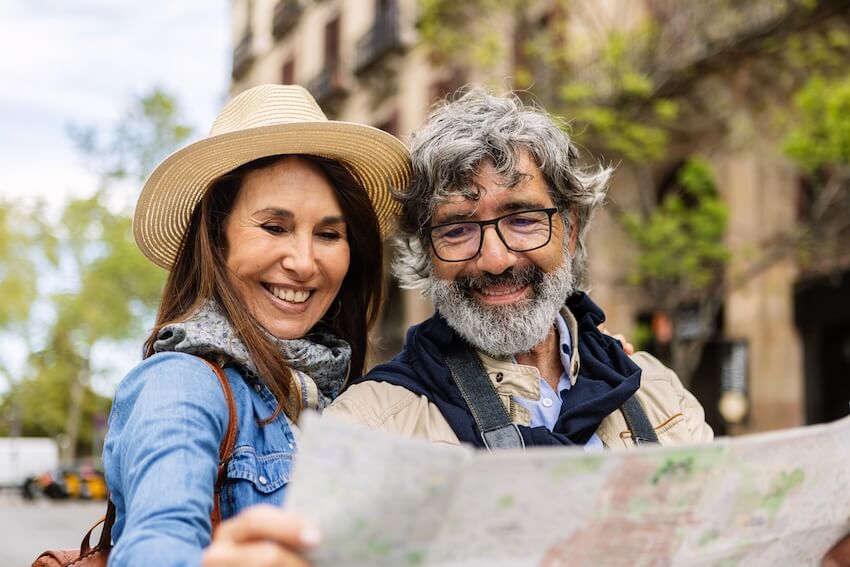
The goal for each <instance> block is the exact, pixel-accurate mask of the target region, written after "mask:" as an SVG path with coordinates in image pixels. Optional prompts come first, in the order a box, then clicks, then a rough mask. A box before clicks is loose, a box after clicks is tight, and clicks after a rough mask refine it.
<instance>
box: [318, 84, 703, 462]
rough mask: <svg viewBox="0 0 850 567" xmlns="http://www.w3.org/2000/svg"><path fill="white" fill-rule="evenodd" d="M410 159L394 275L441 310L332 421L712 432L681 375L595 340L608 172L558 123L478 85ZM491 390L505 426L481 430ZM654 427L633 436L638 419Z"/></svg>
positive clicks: (586, 431)
mask: <svg viewBox="0 0 850 567" xmlns="http://www.w3.org/2000/svg"><path fill="white" fill-rule="evenodd" d="M411 159H412V166H413V182H412V184H411V187H410V188H409V190H408V191H406V192H405V193H403V194H402V195H401V196H400V199H401V201H402V203H403V211H402V217H401V220H400V227H399V228H400V246H399V255H398V258H397V260H396V264H395V271H396V274H397V276H398V277H399V279H400V280H401V282H402V284H403V285H406V286H408V287H413V288H419V289H421V290H422V291H423V292H424V294H425V295H426V296H427V297H429V298H430V299H431V300H432V302H433V304H434V307H435V308H436V313H435V315H434V316H433V317H432V318H431V319H429V320H427V321H425V322H424V323H422V324H420V325H418V326H416V327H413V328H412V329H411V330H410V331H409V332H408V334H407V339H406V342H405V345H404V348H403V351H402V352H401V354H399V355H398V356H397V357H396V358H395V359H393V360H392V361H391V362H389V363H386V364H382V365H379V366H377V367H376V368H374V369H373V370H372V371H371V372H370V373H369V374H368V375H367V376H365V377H363V378H361V379H355V380H354V381H353V382H352V384H351V386H350V387H349V388H348V389H347V390H346V391H345V392H344V393H343V394H342V395H341V396H340V398H338V399H337V401H336V402H335V403H334V404H333V405H332V407H331V408H329V409H328V410H326V411H327V412H328V413H329V414H332V415H344V416H346V417H349V418H352V419H354V420H356V421H358V422H361V423H364V424H367V425H370V426H372V427H375V428H380V429H385V430H392V431H396V432H399V433H403V434H409V435H416V436H420V437H425V438H427V439H430V440H432V441H435V442H441V443H450V444H457V443H459V442H466V443H472V444H474V445H476V446H479V447H484V446H490V447H492V446H493V444H494V443H495V446H516V445H525V446H529V445H549V444H562V445H576V444H577V445H583V446H585V447H586V448H589V449H591V448H601V447H603V446H605V447H612V448H615V447H628V446H632V445H634V444H635V438H638V441H639V442H640V441H655V440H657V441H658V442H660V443H662V444H670V443H679V442H698V441H709V440H711V439H712V437H713V434H712V431H711V428H710V427H709V426H708V425H707V424H706V423H705V419H704V412H703V409H702V407H701V406H700V405H699V403H698V402H697V401H696V399H695V398H694V397H693V396H692V395H691V394H690V393H689V392H688V391H687V390H685V388H684V387H683V386H682V384H681V382H680V381H679V379H678V377H677V376H676V375H675V374H674V373H673V372H672V371H670V370H669V369H667V368H665V367H664V366H663V365H662V364H661V363H660V362H659V361H658V360H656V359H655V358H653V357H651V356H650V355H648V354H646V353H638V354H636V355H635V356H634V357H633V358H629V357H628V356H627V355H626V354H625V353H624V352H623V350H622V348H621V345H620V343H619V342H618V341H616V340H615V339H612V338H611V337H608V336H606V335H603V334H602V333H600V332H599V331H598V330H597V326H598V325H599V324H600V323H602V321H603V320H604V315H603V314H602V311H601V310H600V309H599V308H598V307H597V306H596V305H595V304H593V302H592V301H591V300H590V298H589V297H588V296H587V295H586V294H585V293H584V292H582V291H580V290H581V289H584V288H585V287H586V285H587V282H586V277H585V276H586V274H585V259H586V250H585V239H586V235H587V231H588V229H589V226H590V218H591V215H592V213H593V212H594V210H595V209H596V208H597V207H598V206H599V205H600V204H601V203H602V201H603V198H604V195H605V190H606V186H607V182H608V179H609V177H610V174H611V171H610V169H606V168H601V167H600V168H599V169H597V170H596V171H592V172H590V171H587V170H585V169H583V168H582V167H581V166H580V165H579V163H578V154H577V151H576V149H575V146H574V145H573V144H572V143H571V141H570V138H569V136H568V135H567V134H566V133H565V132H564V131H563V130H562V129H561V128H560V127H559V126H558V125H557V124H556V123H555V122H554V121H553V120H552V119H551V118H550V117H548V116H547V115H545V114H543V113H542V112H539V111H536V110H534V109H530V108H528V107H525V106H523V105H522V104H521V103H520V102H519V101H518V100H517V99H516V98H515V97H497V96H492V95H489V94H487V93H485V92H483V91H481V90H473V91H471V92H469V93H467V94H466V95H464V96H463V97H462V98H460V99H458V100H457V101H455V102H453V103H450V104H447V105H445V106H443V107H442V108H440V109H438V110H436V111H435V112H434V113H432V115H431V116H430V117H429V119H428V121H427V122H426V123H425V125H424V126H423V127H422V128H421V129H420V130H419V131H418V132H417V133H416V134H415V135H414V137H413V140H412V145H411ZM451 353H455V354H451ZM470 353H474V354H470ZM447 355H450V356H447ZM452 357H454V358H456V359H458V360H460V363H459V364H460V368H458V367H457V363H453V361H452ZM479 362H480V364H479ZM482 367H483V368H482ZM477 368H480V369H481V371H480V372H479V371H478V370H477ZM485 374H486V377H484V376H485ZM465 375H466V376H465ZM464 376H465V377H464ZM467 380H468V381H469V385H467V384H466V381H467ZM482 382H489V383H491V384H492V388H491V390H492V389H495V392H496V394H497V395H498V399H499V400H500V401H501V403H502V405H503V406H504V409H505V412H506V413H507V416H508V418H509V420H510V422H511V423H510V426H509V427H502V428H501V429H500V428H499V427H498V426H499V425H500V424H499V423H496V424H495V425H492V426H491V424H482V423H481V420H480V419H479V418H480V415H479V414H480V413H482V411H484V410H481V409H480V408H476V407H473V406H476V404H477V403H478V402H479V400H480V399H481V398H487V397H488V394H485V393H482V392H485V391H486V388H489V386H487V385H486V384H484V385H482V384H481V383H482ZM479 387H484V388H485V390H474V393H473V394H471V393H470V388H479ZM633 397H634V399H633ZM634 400H637V401H638V402H639V403H638V404H635V403H634ZM496 411H497V412H498V411H499V410H498V409H496ZM647 419H648V423H649V427H645V428H644V430H643V432H642V433H639V432H637V430H636V428H635V422H638V425H640V423H644V424H646V420H647ZM501 425H504V424H501ZM488 427H489V428H490V429H499V431H501V432H500V433H499V432H497V433H495V434H493V435H489V434H486V433H487V431H486V430H487V429H488ZM510 429H515V430H516V432H517V433H518V435H517V433H512V432H511V431H510ZM647 429H648V431H647ZM488 436H490V437H494V439H488ZM505 436H507V437H509V438H511V439H509V440H507V441H506V440H505ZM520 437H521V439H520Z"/></svg>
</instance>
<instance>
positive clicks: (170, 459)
mask: <svg viewBox="0 0 850 567" xmlns="http://www.w3.org/2000/svg"><path fill="white" fill-rule="evenodd" d="M225 375H226V376H227V378H228V380H229V381H230V384H231V387H232V388H233V395H234V398H235V402H236V412H237V416H238V421H239V424H238V433H237V438H236V448H235V451H234V455H233V458H232V460H231V461H230V463H229V465H228V467H227V477H228V478H227V483H226V485H225V487H224V490H223V491H222V493H221V496H220V502H221V515H222V519H225V518H228V517H230V516H233V515H235V514H237V513H239V512H240V511H241V510H243V509H244V508H246V507H247V506H250V505H252V504H258V503H268V504H274V505H280V504H281V503H282V501H283V498H284V495H285V492H286V485H287V483H288V482H289V477H290V474H291V471H292V457H293V453H294V452H295V449H296V447H295V438H294V436H293V425H292V424H291V422H290V421H289V419H288V418H287V417H286V416H285V414H284V413H282V412H281V414H280V415H279V416H278V417H277V418H276V419H275V420H274V421H273V422H271V423H269V424H267V425H265V426H261V425H260V424H259V422H260V421H261V420H264V419H267V418H268V417H270V416H271V415H272V414H273V413H274V410H275V408H276V406H277V403H276V401H275V398H274V396H273V395H272V394H271V392H270V391H269V390H268V388H267V387H266V386H265V385H264V384H262V383H261V382H260V381H258V380H256V379H253V380H250V379H246V377H245V376H243V374H242V373H241V371H240V370H239V369H238V367H234V366H228V367H226V368H225ZM227 421H228V408H227V402H226V401H225V398H224V392H223V391H222V388H221V384H220V383H219V381H218V380H217V379H216V376H215V374H213V372H212V371H211V370H210V369H209V367H207V366H206V365H205V364H204V362H203V361H201V360H200V359H199V358H197V357H195V356H192V355H190V354H183V353H177V352H164V353H158V354H155V355H154V356H152V357H150V358H148V359H146V360H145V361H143V362H142V363H141V364H139V365H138V366H137V367H136V368H134V369H133V370H132V371H131V372H130V373H129V374H128V375H127V377H126V378H124V380H123V381H122V382H121V384H120V386H119V388H118V391H117V393H116V394H115V400H114V402H113V406H112V411H111V413H110V416H109V434H108V436H107V439H106V443H105V445H104V451H103V463H104V467H105V470H106V479H107V483H108V485H109V490H110V493H111V497H112V500H113V502H114V503H115V507H116V511H117V519H116V522H115V526H114V528H113V532H112V535H113V540H114V541H115V542H116V544H115V547H114V548H113V550H112V553H111V556H110V564H111V565H122V566H123V565H158V566H166V565H198V564H200V560H201V553H202V551H203V548H204V547H206V546H207V545H209V543H210V532H211V526H210V512H211V511H212V506H213V486H214V484H215V474H216V467H217V465H218V460H219V444H220V442H221V439H222V437H223V436H224V432H225V431H226V430H227Z"/></svg>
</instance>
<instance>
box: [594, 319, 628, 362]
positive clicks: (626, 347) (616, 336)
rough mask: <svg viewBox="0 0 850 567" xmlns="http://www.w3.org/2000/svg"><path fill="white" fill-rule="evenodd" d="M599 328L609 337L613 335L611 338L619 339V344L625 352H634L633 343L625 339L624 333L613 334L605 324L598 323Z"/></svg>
mask: <svg viewBox="0 0 850 567" xmlns="http://www.w3.org/2000/svg"><path fill="white" fill-rule="evenodd" d="M599 330H600V331H602V332H603V333H605V334H606V335H608V336H609V337H613V338H615V339H617V340H618V341H620V344H621V345H623V350H624V351H625V353H626V354H628V355H632V354H634V353H635V345H633V344H632V343H630V342H629V341H627V340H626V337H625V335H620V334H617V335H615V334H613V333H611V331H609V330H608V329H607V328H606V327H605V325H599Z"/></svg>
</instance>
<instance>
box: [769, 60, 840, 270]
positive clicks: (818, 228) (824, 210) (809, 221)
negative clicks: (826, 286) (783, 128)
mask: <svg viewBox="0 0 850 567" xmlns="http://www.w3.org/2000/svg"><path fill="white" fill-rule="evenodd" d="M793 111H794V112H795V113H796V118H797V119H796V120H795V121H794V123H793V125H792V126H791V127H789V129H788V133H787V135H786V136H785V140H784V143H783V149H784V151H785V153H786V154H787V155H788V156H789V157H791V158H792V159H793V160H794V161H795V162H796V163H797V164H798V165H799V166H800V168H801V169H802V170H803V171H804V172H805V174H806V180H807V184H806V189H807V191H806V193H805V197H806V199H805V202H804V203H802V207H801V222H800V225H799V226H798V227H797V229H796V231H795V232H794V233H792V234H791V235H790V238H789V244H790V245H793V246H795V248H796V249H797V250H798V251H799V252H800V253H801V254H802V256H803V258H804V264H805V265H808V266H809V267H811V268H812V269H814V270H815V271H828V270H831V269H835V268H836V267H838V266H840V265H845V266H846V265H847V264H850V256H848V250H850V76H845V77H841V78H837V79H825V78H824V77H822V76H820V75H816V76H814V77H812V78H811V79H810V80H809V81H808V82H807V83H806V84H805V85H804V86H803V88H801V89H800V91H799V92H798V93H797V95H796V97H795V100H794V108H793ZM842 254H843V255H844V257H843V258H842V257H841V256H842ZM836 260H837V261H836Z"/></svg>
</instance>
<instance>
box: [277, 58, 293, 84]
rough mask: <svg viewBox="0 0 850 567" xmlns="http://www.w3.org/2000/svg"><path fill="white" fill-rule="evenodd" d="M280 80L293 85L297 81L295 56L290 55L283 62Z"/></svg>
mask: <svg viewBox="0 0 850 567" xmlns="http://www.w3.org/2000/svg"><path fill="white" fill-rule="evenodd" d="M280 82H281V83H282V84H284V85H292V84H294V83H295V58H294V57H290V58H289V59H287V60H286V61H284V62H283V67H281V72H280Z"/></svg>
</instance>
